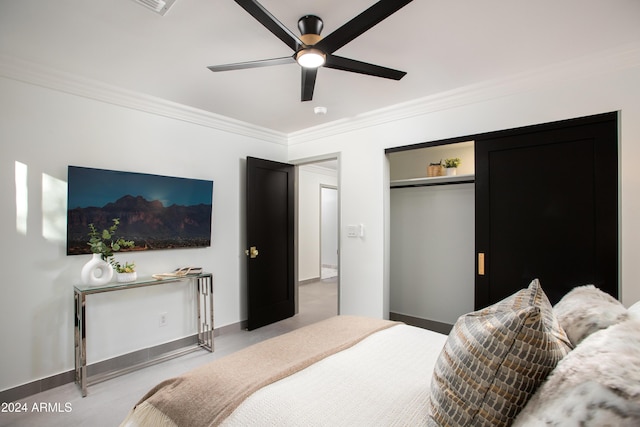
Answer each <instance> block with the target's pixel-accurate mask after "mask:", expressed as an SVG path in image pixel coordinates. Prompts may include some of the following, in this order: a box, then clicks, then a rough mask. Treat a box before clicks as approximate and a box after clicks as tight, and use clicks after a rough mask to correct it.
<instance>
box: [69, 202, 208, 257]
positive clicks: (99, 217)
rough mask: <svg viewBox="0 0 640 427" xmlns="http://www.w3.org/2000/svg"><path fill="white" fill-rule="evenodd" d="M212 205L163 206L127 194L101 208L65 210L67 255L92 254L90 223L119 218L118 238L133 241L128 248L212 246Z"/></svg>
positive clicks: (106, 225)
mask: <svg viewBox="0 0 640 427" xmlns="http://www.w3.org/2000/svg"><path fill="white" fill-rule="evenodd" d="M211 208H212V206H211V205H207V204H197V205H192V206H181V205H175V204H174V205H171V206H164V205H163V204H162V202H160V201H158V200H146V199H145V198H144V197H142V196H132V195H126V196H123V197H121V198H119V199H118V200H116V201H115V202H110V203H107V204H106V205H104V206H102V207H93V206H91V207H76V208H73V209H69V210H68V212H67V221H68V223H67V254H69V255H76V254H88V253H91V251H90V249H89V246H88V245H87V242H88V241H89V237H88V233H89V224H91V223H93V225H94V226H95V227H96V228H97V229H98V230H100V231H101V230H104V229H106V228H109V227H110V226H111V225H112V224H113V219H114V218H119V219H120V224H119V226H118V229H117V231H116V236H117V237H122V238H124V239H125V240H133V241H134V242H135V248H133V249H131V250H151V249H171V248H186V247H206V246H210V245H211Z"/></svg>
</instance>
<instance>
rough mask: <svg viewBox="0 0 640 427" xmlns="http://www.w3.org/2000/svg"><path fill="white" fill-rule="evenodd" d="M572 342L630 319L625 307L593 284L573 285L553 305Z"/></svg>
mask: <svg viewBox="0 0 640 427" xmlns="http://www.w3.org/2000/svg"><path fill="white" fill-rule="evenodd" d="M553 313H554V314H555V315H556V318H557V319H558V322H559V323H560V326H562V328H563V329H564V331H565V332H566V333H567V336H568V337H569V339H570V340H571V344H573V345H574V346H576V345H578V344H579V343H580V341H582V340H583V339H585V338H586V337H588V336H589V335H591V334H592V333H594V332H596V331H599V330H600V329H605V328H608V327H609V326H611V325H615V324H616V323H620V322H622V321H624V320H627V319H628V318H629V314H628V313H627V309H626V308H625V307H624V306H623V305H622V303H620V301H618V300H617V299H615V298H614V297H612V296H611V295H609V294H608V293H606V292H603V291H601V290H600V289H598V288H596V287H595V286H593V285H586V286H578V287H576V288H573V289H572V290H571V291H570V292H569V293H567V294H566V295H565V296H564V297H562V299H561V300H560V301H559V302H558V303H557V304H556V305H555V306H554V307H553Z"/></svg>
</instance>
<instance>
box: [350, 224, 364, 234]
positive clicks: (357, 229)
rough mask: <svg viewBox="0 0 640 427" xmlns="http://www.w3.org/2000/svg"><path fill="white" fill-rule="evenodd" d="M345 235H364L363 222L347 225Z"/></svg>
mask: <svg viewBox="0 0 640 427" xmlns="http://www.w3.org/2000/svg"><path fill="white" fill-rule="evenodd" d="M347 237H364V224H358V225H347Z"/></svg>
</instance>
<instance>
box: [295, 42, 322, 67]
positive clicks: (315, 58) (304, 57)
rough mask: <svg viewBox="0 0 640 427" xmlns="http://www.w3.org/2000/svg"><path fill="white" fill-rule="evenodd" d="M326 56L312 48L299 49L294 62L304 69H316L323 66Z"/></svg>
mask: <svg viewBox="0 0 640 427" xmlns="http://www.w3.org/2000/svg"><path fill="white" fill-rule="evenodd" d="M326 59H327V55H326V54H325V53H324V52H323V51H321V50H320V49H314V48H312V47H309V48H305V49H301V50H300V51H298V53H297V54H296V61H297V62H298V64H300V66H301V67H304V68H318V67H321V66H323V65H324V62H325V60H326Z"/></svg>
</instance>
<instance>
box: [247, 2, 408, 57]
mask: <svg viewBox="0 0 640 427" xmlns="http://www.w3.org/2000/svg"><path fill="white" fill-rule="evenodd" d="M236 1H237V0H236ZM411 1H412V0H380V1H379V2H377V3H376V4H374V5H373V6H371V7H370V8H369V9H367V10H365V11H364V12H362V13H361V14H360V15H358V16H356V17H355V18H353V19H352V20H351V21H349V22H347V23H346V24H344V25H343V26H342V27H340V28H338V29H337V30H335V31H334V32H332V33H331V34H329V35H327V36H326V37H325V38H323V39H322V40H320V41H319V42H318V43H316V45H315V47H317V48H318V49H320V50H322V51H324V52H326V53H333V52H335V51H336V50H338V49H340V48H341V47H342V46H344V45H346V44H347V43H349V42H350V41H351V40H353V39H355V38H356V37H358V36H359V35H360V34H362V33H364V32H365V31H367V30H368V29H370V28H371V27H373V26H374V25H376V24H378V23H380V22H381V21H383V20H384V19H385V18H388V17H389V16H391V15H392V14H394V13H395V12H397V11H398V10H400V9H401V8H402V7H404V6H406V5H407V4H409V3H411Z"/></svg>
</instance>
